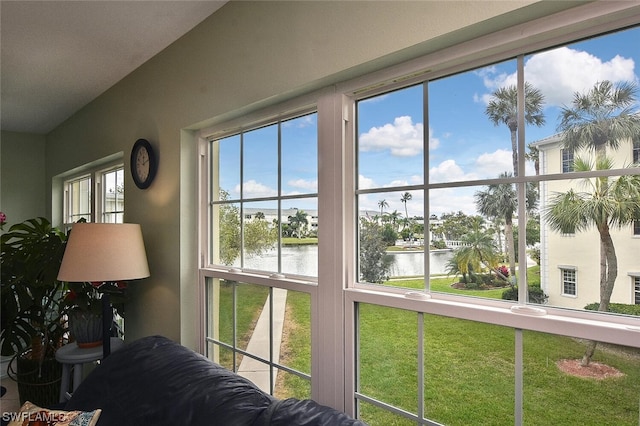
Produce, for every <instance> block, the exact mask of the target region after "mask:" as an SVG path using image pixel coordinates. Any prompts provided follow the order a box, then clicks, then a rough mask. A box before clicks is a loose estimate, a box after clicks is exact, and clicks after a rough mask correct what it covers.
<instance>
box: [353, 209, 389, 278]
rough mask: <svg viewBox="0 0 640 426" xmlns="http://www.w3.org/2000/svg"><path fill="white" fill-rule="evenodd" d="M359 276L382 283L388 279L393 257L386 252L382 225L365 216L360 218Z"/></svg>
mask: <svg viewBox="0 0 640 426" xmlns="http://www.w3.org/2000/svg"><path fill="white" fill-rule="evenodd" d="M359 242H360V278H361V279H362V280H363V281H366V282H370V283H378V284H382V283H383V282H384V281H385V280H387V279H389V271H390V269H391V265H392V263H393V257H392V256H390V255H388V254H387V253H386V250H387V244H386V243H385V241H384V239H383V236H382V226H381V225H380V224H379V223H378V222H376V221H373V220H369V219H367V218H366V217H362V218H360V236H359Z"/></svg>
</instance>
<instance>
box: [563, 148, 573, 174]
mask: <svg viewBox="0 0 640 426" xmlns="http://www.w3.org/2000/svg"><path fill="white" fill-rule="evenodd" d="M572 171H573V151H571V150H568V149H563V150H562V173H570V172H572Z"/></svg>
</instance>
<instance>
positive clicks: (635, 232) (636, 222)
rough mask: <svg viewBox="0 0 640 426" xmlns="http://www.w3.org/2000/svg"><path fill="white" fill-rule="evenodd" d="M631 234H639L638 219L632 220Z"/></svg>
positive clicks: (639, 221) (639, 224) (639, 225)
mask: <svg viewBox="0 0 640 426" xmlns="http://www.w3.org/2000/svg"><path fill="white" fill-rule="evenodd" d="M633 235H640V220H634V221H633Z"/></svg>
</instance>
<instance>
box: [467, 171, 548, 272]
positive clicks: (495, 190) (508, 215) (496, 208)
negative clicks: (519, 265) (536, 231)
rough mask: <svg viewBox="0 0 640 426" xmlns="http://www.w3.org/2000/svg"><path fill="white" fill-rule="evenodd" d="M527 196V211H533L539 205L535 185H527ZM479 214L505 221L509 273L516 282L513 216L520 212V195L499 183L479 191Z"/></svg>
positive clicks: (505, 176) (476, 198)
mask: <svg viewBox="0 0 640 426" xmlns="http://www.w3.org/2000/svg"><path fill="white" fill-rule="evenodd" d="M511 176H512V175H511V173H501V174H500V178H509V177H511ZM526 188H527V193H526V194H525V202H526V210H527V211H532V210H534V209H535V208H536V206H537V203H538V195H537V190H536V188H535V185H534V184H533V183H527V187H526ZM474 197H475V200H476V206H477V208H478V212H479V213H480V214H482V215H483V216H486V217H487V218H489V219H493V220H495V219H497V218H502V219H504V228H505V229H504V235H505V237H504V238H505V242H506V246H507V247H506V248H507V256H508V258H509V273H510V275H511V279H512V283H513V284H515V280H516V251H515V242H514V238H513V216H514V215H515V213H516V211H517V210H518V193H517V191H516V189H515V188H514V185H513V184H510V183H498V184H491V185H488V186H487V189H486V190H484V191H478V192H476V193H475V195H474Z"/></svg>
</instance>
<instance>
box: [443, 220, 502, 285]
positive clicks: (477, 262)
mask: <svg viewBox="0 0 640 426" xmlns="http://www.w3.org/2000/svg"><path fill="white" fill-rule="evenodd" d="M482 223H483V220H482V218H480V217H476V218H474V220H473V224H472V228H471V229H470V230H469V232H467V233H466V234H465V235H464V236H463V237H462V238H461V240H462V242H464V245H463V246H462V247H461V248H459V249H457V250H456V253H455V256H454V259H455V262H456V263H457V268H458V270H459V271H460V272H461V273H462V274H463V276H464V275H466V273H468V274H469V275H470V278H472V277H473V272H474V271H475V272H479V271H481V270H482V269H483V268H485V267H486V268H489V269H490V270H496V269H497V266H498V261H499V256H498V253H497V249H496V245H495V239H494V238H493V236H492V235H491V234H490V233H489V232H486V231H485V230H484V229H482Z"/></svg>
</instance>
